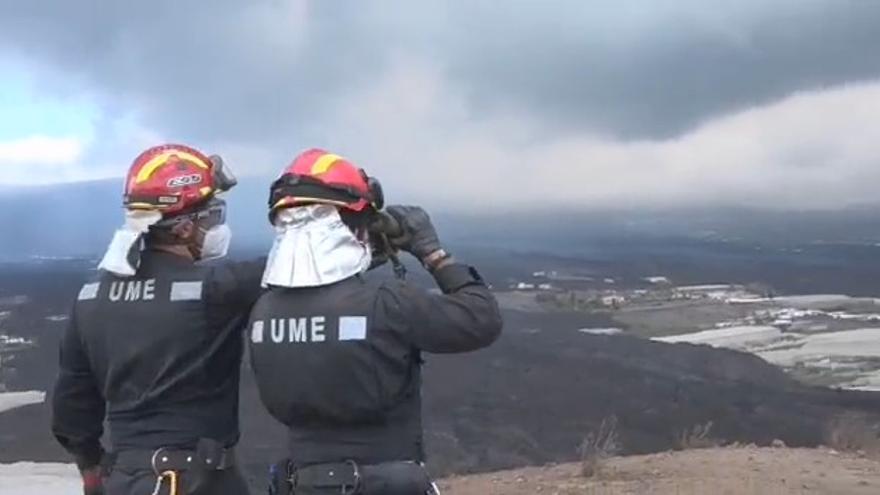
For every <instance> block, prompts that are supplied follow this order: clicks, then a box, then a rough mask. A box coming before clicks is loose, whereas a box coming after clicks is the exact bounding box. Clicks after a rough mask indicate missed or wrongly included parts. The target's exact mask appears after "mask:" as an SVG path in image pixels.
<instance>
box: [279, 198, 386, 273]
mask: <svg viewBox="0 0 880 495" xmlns="http://www.w3.org/2000/svg"><path fill="white" fill-rule="evenodd" d="M275 232H276V235H275V243H274V244H273V245H272V250H271V251H270V252H269V259H268V260H267V262H266V270H265V271H264V272H263V287H269V286H276V287H318V286H322V285H329V284H332V283H335V282H338V281H340V280H344V279H346V278H349V277H351V276H354V275H357V274H359V273H363V272H365V271H366V270H367V269H368V268H369V267H370V262H371V261H372V256H371V250H370V246H369V245H368V244H367V243H364V242H361V241H359V240H358V239H357V237H355V235H354V234H353V233H352V231H351V229H349V228H348V226H347V225H345V223H343V222H342V217H340V216H339V211H337V209H336V207H335V206H330V205H320V204H319V205H307V206H298V207H294V208H286V209H284V210H281V211H280V212H278V214H277V215H276V217H275Z"/></svg>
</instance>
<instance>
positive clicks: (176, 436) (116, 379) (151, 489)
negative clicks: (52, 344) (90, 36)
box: [52, 145, 263, 495]
mask: <svg viewBox="0 0 880 495" xmlns="http://www.w3.org/2000/svg"><path fill="white" fill-rule="evenodd" d="M234 184H235V179H234V178H233V177H232V176H231V175H230V174H229V173H228V172H225V171H224V170H223V166H222V160H220V159H219V157H216V156H212V157H210V158H209V157H206V156H205V155H203V154H202V153H200V152H198V151H196V150H194V149H192V148H189V147H186V146H182V145H164V146H157V147H154V148H151V149H149V150H147V151H145V152H144V153H142V154H141V155H140V156H139V157H138V158H137V159H136V160H135V162H134V164H133V165H132V168H131V170H130V171H129V174H128V177H127V179H126V188H125V198H124V200H125V206H126V224H125V227H123V228H122V229H120V230H119V231H117V232H116V234H115V236H114V238H113V241H112V242H111V244H110V247H109V249H108V250H107V253H106V254H105V256H104V258H103V260H102V261H101V264H100V265H99V268H100V270H99V272H98V274H97V276H96V278H95V279H94V280H93V281H91V282H89V283H87V284H85V285H84V286H83V287H82V289H81V290H80V292H79V296H78V298H77V301H76V304H75V305H74V308H73V312H72V314H71V317H70V320H69V321H70V323H69V326H68V328H67V331H66V333H65V335H64V338H63V341H62V344H61V362H60V372H59V376H58V380H57V383H56V385H55V391H54V397H53V400H52V401H53V404H52V405H53V420H52V431H53V433H54V434H55V436H56V438H57V439H58V441H59V442H60V443H61V445H62V446H63V447H64V448H65V449H67V450H68V451H69V452H70V453H71V454H73V456H74V457H75V459H76V463H77V466H78V467H79V469H80V472H81V473H82V475H83V485H84V491H85V493H86V495H93V494H94V495H98V494H105V493H106V494H108V495H129V494H130V495H149V494H151V493H153V494H156V495H158V494H169V495H197V494H211V495H224V494H230V495H240V494H246V493H248V490H247V486H246V484H245V482H244V479H243V477H242V476H241V474H240V472H239V471H238V469H237V468H236V467H235V452H234V450H233V447H234V446H235V444H236V443H237V441H238V437H239V429H238V385H239V369H240V362H241V355H242V350H243V339H242V337H241V335H242V334H241V330H242V329H243V328H244V325H245V323H246V319H247V313H248V311H249V309H250V307H251V306H252V304H253V302H254V301H256V299H257V297H258V296H259V292H260V276H261V274H262V268H263V264H262V263H259V264H257V263H235V264H233V263H224V264H214V265H213V266H212V265H211V264H196V263H195V262H196V261H205V260H208V259H212V258H219V257H222V256H223V255H225V253H226V250H227V248H228V245H229V238H230V233H229V229H228V227H227V226H226V225H225V203H224V202H223V201H222V200H221V199H220V198H219V197H218V196H217V195H218V194H219V193H220V192H222V191H225V190H227V189H229V188H230V187H232V186H233V185H234ZM105 418H106V420H107V422H108V424H109V429H110V436H111V440H112V448H111V449H110V450H111V453H110V454H105V453H104V450H103V447H102V444H101V442H100V439H101V436H102V434H103V423H104V420H105ZM108 459H110V460H112V461H111V463H112V466H109V471H110V472H109V475H107V468H108V464H109V463H108V462H107V460H108ZM102 461H103V462H102Z"/></svg>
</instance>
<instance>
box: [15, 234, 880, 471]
mask: <svg viewBox="0 0 880 495" xmlns="http://www.w3.org/2000/svg"><path fill="white" fill-rule="evenodd" d="M823 249H825V248H823ZM846 249H847V250H850V249H851V248H849V247H848V248H846ZM658 252H660V251H658ZM459 253H461V257H463V258H464V259H466V260H468V261H471V262H472V263H474V264H475V265H477V266H478V267H479V268H480V269H481V270H482V271H483V273H484V275H485V276H486V278H487V280H489V281H490V282H491V283H492V285H493V286H494V288H495V289H496V290H497V291H498V292H499V295H500V296H501V300H502V302H503V303H504V304H503V305H504V307H505V310H504V316H505V332H504V335H503V337H502V338H501V340H500V341H499V342H498V343H497V344H496V345H494V346H493V347H491V348H489V349H487V350H485V351H481V352H477V353H474V354H467V355H457V356H428V357H427V364H426V373H425V392H424V395H425V415H426V430H427V433H426V435H427V440H428V449H429V456H430V465H431V468H432V469H433V471H434V472H435V473H437V474H448V473H453V472H455V473H462V472H472V471H486V470H494V469H499V468H507V467H517V466H523V465H533V464H542V463H546V462H551V461H566V460H573V459H576V458H577V456H578V448H579V446H580V444H581V442H582V441H583V439H584V437H585V436H586V435H587V434H588V433H589V432H590V431H592V430H594V429H596V428H597V427H598V425H599V424H600V423H601V422H602V420H603V419H604V418H606V417H609V416H615V417H616V418H617V421H618V429H619V432H620V438H621V447H622V453H624V454H626V453H648V452H656V451H663V450H667V449H670V448H675V447H676V443H677V442H678V439H679V437H680V434H681V432H682V431H684V430H686V429H689V428H692V427H694V426H695V425H705V424H707V423H709V422H711V424H712V430H711V435H712V436H713V437H714V438H715V439H717V440H718V441H720V442H732V441H739V442H746V443H747V442H755V443H758V444H768V443H770V442H771V441H772V440H774V439H776V438H778V439H781V440H783V441H785V442H786V444H788V445H790V446H812V445H817V444H820V443H822V442H823V441H824V439H825V435H826V430H827V427H828V425H829V424H830V422H832V421H833V420H834V419H835V418H838V417H840V416H841V415H843V414H859V415H862V416H864V417H866V418H868V419H869V420H880V394H874V393H870V392H856V391H841V390H835V389H830V388H818V387H812V386H808V385H805V384H804V383H803V382H801V381H798V380H797V379H795V378H793V377H792V375H791V374H789V373H786V372H785V371H784V370H783V369H782V368H780V367H777V366H774V365H772V364H769V363H767V362H766V361H764V360H762V359H761V358H759V357H757V356H755V355H753V354H750V353H746V352H739V351H737V350H733V349H725V348H714V347H710V346H698V345H691V344H687V343H680V344H671V343H664V342H657V341H652V340H650V339H647V338H644V337H645V336H647V334H651V335H654V334H657V333H660V334H664V335H669V334H687V333H693V332H697V331H701V330H705V328H703V327H704V326H705V325H713V326H714V325H716V324H717V323H719V322H724V321H734V320H736V319H737V318H741V317H747V316H748V315H747V314H745V313H749V311H751V310H748V311H745V310H740V309H737V310H736V311H733V313H731V311H732V310H731V309H730V307H729V306H725V305H718V306H717V308H718V309H717V314H716V313H713V312H712V311H713V310H705V311H709V312H710V316H711V318H708V319H706V318H705V315H704V314H703V313H699V315H700V316H699V317H696V319H693V318H685V319H683V320H676V321H681V325H682V328H681V329H680V331H676V332H673V331H670V329H668V328H667V329H665V330H664V331H662V332H654V333H652V332H651V331H648V332H647V334H646V335H641V332H639V331H635V330H636V329H638V328H640V327H639V325H640V324H641V323H638V322H637V321H636V320H634V319H631V318H630V319H627V317H625V316H624V317H622V314H623V313H624V312H626V311H627V307H628V306H627V304H629V303H628V302H626V301H618V302H617V303H615V302H614V301H613V300H608V301H607V302H609V303H610V307H604V308H600V307H594V306H591V305H589V304H586V303H584V304H582V303H581V302H579V297H580V296H576V297H575V298H574V299H575V301H574V304H573V305H572V306H570V307H568V306H566V304H565V303H564V301H565V300H566V296H567V297H568V299H567V300H568V301H569V302H571V297H570V296H568V294H569V293H570V292H575V293H577V294H581V293H584V294H586V293H590V291H597V290H600V291H606V290H613V291H616V292H617V293H621V294H622V293H629V292H632V291H648V292H650V291H652V290H654V289H652V288H655V289H656V287H655V286H656V285H657V284H658V283H660V282H659V278H658V277H665V278H666V279H667V281H668V282H669V283H670V284H679V285H681V284H708V283H712V284H717V283H719V282H720V283H723V284H725V285H730V284H741V285H743V286H744V287H745V286H748V287H749V288H750V289H752V290H758V289H757V288H758V287H760V288H764V289H769V288H772V290H773V291H774V295H775V296H778V295H782V294H803V293H829V292H833V293H842V294H849V295H857V296H871V295H873V294H880V277H878V275H880V273H878V272H880V263H872V261H880V250H876V253H878V254H876V255H871V256H869V254H870V253H874V251H866V252H865V253H862V255H861V256H859V257H856V258H853V257H850V258H848V259H850V260H854V261H852V262H851V263H849V264H847V263H843V262H841V260H843V259H845V256H842V255H841V253H836V252H834V251H833V250H832V251H828V250H827V249H825V251H823V252H820V253H817V252H806V253H804V252H802V253H791V252H789V253H787V254H785V255H782V254H780V253H775V252H774V253H771V254H770V255H768V254H767V253H761V252H757V253H755V252H751V251H749V253H748V254H747V255H746V254H743V252H742V250H741V248H739V247H738V248H737V249H736V250H735V252H732V253H727V255H725V254H724V252H723V251H722V252H721V253H719V252H718V246H716V245H711V246H703V247H702V248H701V250H699V249H696V248H694V247H693V246H690V247H689V248H688V250H681V251H676V250H666V249H664V250H662V253H665V254H656V255H653V256H648V257H646V256H645V255H644V254H643V253H641V252H640V253H634V254H630V255H628V254H626V253H625V252H624V253H623V254H618V255H616V256H606V257H603V258H601V259H587V258H576V257H558V256H550V255H544V254H523V253H518V254H517V253H505V252H499V251H498V250H495V249H493V250H481V249H473V250H459ZM677 253H678V254H677ZM681 253H684V254H681ZM839 255H840V256H839ZM823 260H824V261H823ZM91 266H92V262H91V261H82V262H78V261H70V260H68V261H63V262H61V261H53V262H48V261H42V262H40V263H26V264H21V263H18V264H8V265H4V266H2V267H0V315H2V316H0V334H2V335H6V336H7V337H6V341H5V343H0V345H3V346H4V348H3V350H0V359H2V371H0V379H2V382H3V387H4V391H7V392H26V391H35V392H40V391H48V392H49V393H51V390H50V387H51V384H52V381H53V379H54V376H55V373H56V360H57V345H58V340H59V338H60V334H61V331H62V329H63V326H64V315H65V314H66V312H67V309H68V306H69V304H70V303H71V301H72V299H73V297H74V295H75V293H76V291H77V290H78V288H79V285H80V284H81V282H82V280H83V279H84V277H85V276H86V275H87V271H88V270H89V269H90V267H91ZM875 266H877V268H875ZM538 272H544V274H543V275H540V273H539V276H538V277H536V273H538ZM548 272H554V273H555V275H552V276H548ZM560 274H561V275H560ZM412 278H413V280H414V281H415V282H417V283H428V282H429V281H428V280H427V278H426V277H425V276H424V275H421V274H419V273H418V272H417V271H416V270H415V269H414V270H413V274H412ZM536 278H542V280H540V281H538V280H535V279H536ZM546 278H552V279H553V280H549V281H547V280H543V279H546ZM646 278H653V279H654V281H653V282H652V281H649V280H645V279H646ZM588 279H589V280H588ZM608 280H613V286H614V289H608V287H606V286H607V285H612V283H611V282H608ZM533 282H535V287H534V288H531V287H529V288H524V289H511V287H516V286H517V285H518V284H519V283H533ZM542 283H549V284H550V285H551V287H552V289H545V290H540V289H538V285H541V284H542ZM847 284H849V285H847ZM662 290H667V289H656V294H655V295H658V297H660V296H659V294H660V292H661V291H662ZM548 293H553V294H555V296H554V297H556V299H554V301H556V303H554V304H555V306H554V305H553V304H548V302H550V301H549V300H548V299H547V294H548ZM602 294H604V292H602ZM643 295H644V294H643ZM539 296H540V297H539ZM603 297H604V296H603ZM559 301H563V302H561V303H560V302H559ZM600 302H601V301H600ZM680 302H681V301H678V302H675V301H673V302H672V303H669V302H666V303H663V302H662V301H661V302H658V303H657V304H658V306H657V307H656V308H655V309H656V310H658V311H661V310H662V309H663V304H673V303H674V304H678V303H680ZM615 304H616V305H617V307H615ZM633 304H634V303H633ZM708 307H711V306H708ZM629 308H630V309H632V308H633V306H629ZM740 313H743V314H740ZM658 314H659V313H658ZM651 319H652V318H648V320H651ZM657 319H658V320H662V318H660V317H659V316H658V317H657ZM704 319H706V322H704V321H703V320H704ZM640 321H641V320H640ZM663 321H666V320H663ZM664 324H665V323H664ZM614 328H619V329H620V330H622V332H621V333H620V334H617V335H607V334H610V333H614V331H612V330H610V329H614ZM589 329H594V330H596V331H593V332H591V331H584V330H589ZM649 330H650V329H649ZM673 330H674V329H673ZM243 376H244V380H243V386H242V401H241V404H242V421H243V425H242V443H241V453H242V456H241V457H242V459H243V460H244V463H245V465H246V468H247V470H248V473H249V476H250V477H251V479H252V481H253V483H254V486H255V487H259V486H262V478H263V477H264V476H263V475H264V473H265V470H266V465H267V464H268V463H269V462H271V461H273V460H275V459H277V458H279V457H281V456H282V455H283V450H282V447H283V446H282V443H283V442H281V441H279V439H281V438H283V431H282V429H281V428H280V427H279V426H278V425H276V424H275V423H274V422H273V421H272V419H271V418H269V417H268V416H267V415H266V413H265V412H264V411H263V408H262V406H261V404H260V403H259V400H258V398H257V394H256V390H255V387H254V384H253V381H252V379H250V374H249V370H248V369H247V368H246V369H245V370H244V374H243ZM18 397H19V400H20V398H21V396H20V395H19V396H18ZM28 397H30V398H31V399H32V401H33V400H37V399H36V398H35V397H36V396H35V395H33V394H31V395H29V396H28ZM48 422H49V411H48V409H47V407H46V405H45V403H35V404H30V405H24V406H21V407H15V408H11V409H9V410H6V411H5V412H0V462H14V461H21V460H28V461H65V460H67V457H66V456H65V454H64V453H63V452H62V451H61V449H60V448H59V447H57V446H56V445H55V443H54V441H53V440H52V438H51V436H50V434H49V431H48Z"/></svg>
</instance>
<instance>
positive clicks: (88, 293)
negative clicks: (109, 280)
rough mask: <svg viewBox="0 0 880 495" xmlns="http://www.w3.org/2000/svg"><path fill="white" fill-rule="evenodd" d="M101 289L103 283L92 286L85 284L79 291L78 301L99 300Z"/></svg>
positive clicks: (94, 283) (92, 284)
mask: <svg viewBox="0 0 880 495" xmlns="http://www.w3.org/2000/svg"><path fill="white" fill-rule="evenodd" d="M100 288H101V282H92V283H90V284H85V285H83V286H82V288H81V289H80V290H79V296H77V298H76V300H77V301H90V300H92V299H97V298H98V289H100Z"/></svg>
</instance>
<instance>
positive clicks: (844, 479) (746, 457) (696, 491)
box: [440, 447, 880, 495]
mask: <svg viewBox="0 0 880 495" xmlns="http://www.w3.org/2000/svg"><path fill="white" fill-rule="evenodd" d="M440 487H441V491H442V492H443V493H451V494H454V495H534V494H538V493H547V494H555V495H628V494H632V495H635V494H639V495H643V494H651V495H703V494H708V493H711V494H718V495H767V494H772V495H804V494H816V495H819V494H822V495H826V494H827V495H873V494H875V493H877V492H878V490H880V462H878V461H877V460H873V459H868V458H865V457H863V456H859V455H854V454H846V453H839V452H836V451H834V450H830V449H768V448H753V447H747V448H723V449H703V450H690V451H685V452H665V453H660V454H653V455H646V456H633V457H625V458H615V459H610V460H609V461H608V462H607V463H606V465H605V466H604V470H603V471H602V472H601V473H600V474H599V475H597V476H595V477H592V478H585V477H583V476H582V475H581V473H580V465H579V464H563V465H557V466H549V467H531V468H525V469H520V470H515V471H503V472H495V473H488V474H483V475H476V476H464V477H453V478H449V479H446V480H443V481H442V482H441V483H440Z"/></svg>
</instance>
